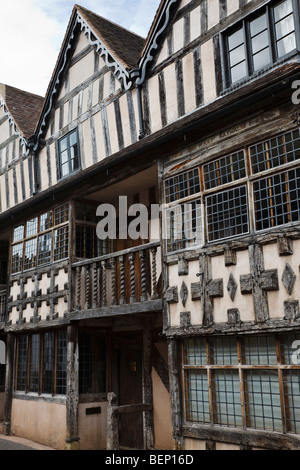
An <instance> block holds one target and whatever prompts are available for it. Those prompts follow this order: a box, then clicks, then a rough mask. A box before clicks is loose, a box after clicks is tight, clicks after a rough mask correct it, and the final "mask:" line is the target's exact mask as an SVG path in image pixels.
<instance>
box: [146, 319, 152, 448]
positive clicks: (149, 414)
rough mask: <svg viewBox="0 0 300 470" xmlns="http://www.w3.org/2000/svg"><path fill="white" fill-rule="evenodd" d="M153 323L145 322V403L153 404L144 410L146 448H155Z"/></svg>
mask: <svg viewBox="0 0 300 470" xmlns="http://www.w3.org/2000/svg"><path fill="white" fill-rule="evenodd" d="M151 350H152V324H151V320H150V319H148V320H145V321H144V323H143V403H146V404H151V405H152V410H151V411H144V413H143V422H144V447H145V450H153V449H154V421H153V389H152V375H151V372H152V365H151Z"/></svg>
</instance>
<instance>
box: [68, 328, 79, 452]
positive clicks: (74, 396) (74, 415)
mask: <svg viewBox="0 0 300 470" xmlns="http://www.w3.org/2000/svg"><path fill="white" fill-rule="evenodd" d="M78 352H79V351H78V326H77V325H74V324H73V325H69V326H68V329H67V403H66V406H67V410H66V411H67V432H66V450H79V436H78V402H79V390H78V372H79V370H78Z"/></svg>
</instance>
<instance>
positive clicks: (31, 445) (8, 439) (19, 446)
mask: <svg viewBox="0 0 300 470" xmlns="http://www.w3.org/2000/svg"><path fill="white" fill-rule="evenodd" d="M0 450H55V449H52V447H47V446H43V445H41V444H38V443H36V442H33V441H30V440H28V439H23V438H21V437H15V436H4V435H3V434H0Z"/></svg>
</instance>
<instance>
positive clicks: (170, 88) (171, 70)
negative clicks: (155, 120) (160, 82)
mask: <svg viewBox="0 0 300 470" xmlns="http://www.w3.org/2000/svg"><path fill="white" fill-rule="evenodd" d="M164 74H165V83H166V102H167V119H168V123H171V122H173V121H176V119H177V118H178V107H177V104H178V103H177V86H176V71H175V64H171V65H169V66H168V67H166V68H165V69H164Z"/></svg>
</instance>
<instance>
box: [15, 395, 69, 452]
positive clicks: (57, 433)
mask: <svg viewBox="0 0 300 470" xmlns="http://www.w3.org/2000/svg"><path fill="white" fill-rule="evenodd" d="M11 434H12V435H13V436H18V437H23V438H26V439H30V440H32V441H35V442H39V443H40V444H44V445H46V446H50V447H53V448H54V449H57V450H63V449H64V448H65V439H66V405H65V404H56V403H47V402H39V401H30V400H26V401H25V400H19V399H13V401H12V413H11Z"/></svg>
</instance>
